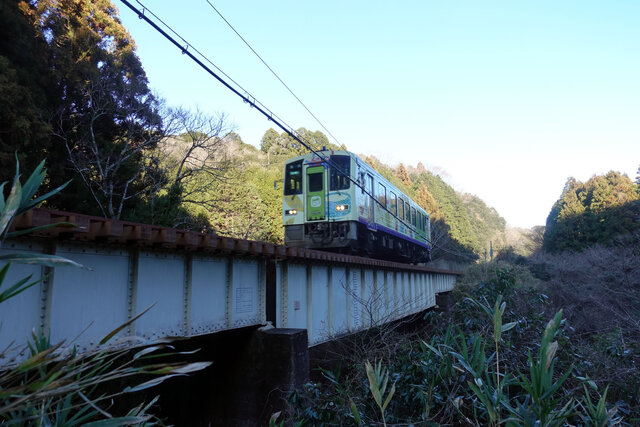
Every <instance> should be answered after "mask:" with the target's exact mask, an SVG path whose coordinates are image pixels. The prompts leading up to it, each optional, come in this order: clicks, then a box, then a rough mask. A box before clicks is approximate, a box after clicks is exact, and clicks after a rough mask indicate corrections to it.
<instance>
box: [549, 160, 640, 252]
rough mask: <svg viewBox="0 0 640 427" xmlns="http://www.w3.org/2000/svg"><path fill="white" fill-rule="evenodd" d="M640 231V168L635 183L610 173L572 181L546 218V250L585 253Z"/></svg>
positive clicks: (615, 173) (568, 182) (568, 181)
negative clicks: (597, 245)
mask: <svg viewBox="0 0 640 427" xmlns="http://www.w3.org/2000/svg"><path fill="white" fill-rule="evenodd" d="M638 230H640V169H638V177H637V178H636V182H635V183H634V182H633V181H631V179H629V177H627V176H626V175H623V174H620V173H618V172H613V171H612V172H609V173H607V174H606V175H596V176H593V177H592V178H591V179H589V180H588V181H587V182H584V183H583V182H580V181H578V180H576V179H574V178H569V179H568V180H567V183H566V184H565V186H564V189H563V190H562V195H561V196H560V199H559V200H558V201H557V202H556V203H555V204H554V205H553V208H552V209H551V213H549V217H548V218H547V227H546V231H545V235H544V249H545V250H548V251H550V252H558V251H563V250H582V249H584V248H586V247H589V246H591V245H594V244H598V243H600V244H607V245H608V244H611V243H612V242H613V241H614V239H615V238H616V237H618V236H621V235H625V234H630V233H633V232H635V231H638Z"/></svg>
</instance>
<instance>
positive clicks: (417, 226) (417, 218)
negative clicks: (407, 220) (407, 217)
mask: <svg viewBox="0 0 640 427" xmlns="http://www.w3.org/2000/svg"><path fill="white" fill-rule="evenodd" d="M421 215H422V214H421V213H420V211H418V210H416V228H417V229H418V231H420V230H422V226H421V225H420V224H422V221H421V219H420V216H421Z"/></svg>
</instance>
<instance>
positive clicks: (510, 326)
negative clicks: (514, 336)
mask: <svg viewBox="0 0 640 427" xmlns="http://www.w3.org/2000/svg"><path fill="white" fill-rule="evenodd" d="M517 324H518V322H509V323H506V324H504V325H502V332H506V331H508V330H510V329H513V328H514V327H515V326H516V325H517Z"/></svg>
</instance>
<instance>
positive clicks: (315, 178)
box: [307, 172, 324, 193]
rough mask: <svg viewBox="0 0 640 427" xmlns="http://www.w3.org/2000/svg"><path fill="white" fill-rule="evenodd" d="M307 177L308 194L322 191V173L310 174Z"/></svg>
mask: <svg viewBox="0 0 640 427" xmlns="http://www.w3.org/2000/svg"><path fill="white" fill-rule="evenodd" d="M307 176H308V177H309V189H308V190H309V192H310V193H313V192H316V191H322V177H323V176H324V174H323V173H322V172H316V173H310V174H308V175H307Z"/></svg>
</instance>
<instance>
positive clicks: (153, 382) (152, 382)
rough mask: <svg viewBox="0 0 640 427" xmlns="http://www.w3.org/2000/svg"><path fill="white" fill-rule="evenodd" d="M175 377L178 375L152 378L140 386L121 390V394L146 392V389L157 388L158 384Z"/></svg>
mask: <svg viewBox="0 0 640 427" xmlns="http://www.w3.org/2000/svg"><path fill="white" fill-rule="evenodd" d="M177 376H179V375H178V374H174V375H164V376H162V377H157V378H154V379H152V380H149V381H145V382H143V383H141V384H138V385H137V386H134V387H128V388H125V389H124V390H123V392H124V393H133V392H136V391H140V390H146V389H148V388H151V387H155V386H157V385H158V384H160V383H162V382H164V381H165V380H168V379H169V378H173V377H177Z"/></svg>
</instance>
